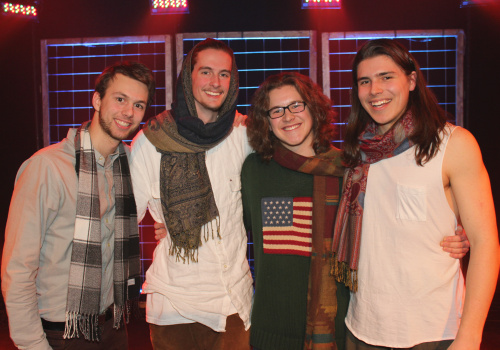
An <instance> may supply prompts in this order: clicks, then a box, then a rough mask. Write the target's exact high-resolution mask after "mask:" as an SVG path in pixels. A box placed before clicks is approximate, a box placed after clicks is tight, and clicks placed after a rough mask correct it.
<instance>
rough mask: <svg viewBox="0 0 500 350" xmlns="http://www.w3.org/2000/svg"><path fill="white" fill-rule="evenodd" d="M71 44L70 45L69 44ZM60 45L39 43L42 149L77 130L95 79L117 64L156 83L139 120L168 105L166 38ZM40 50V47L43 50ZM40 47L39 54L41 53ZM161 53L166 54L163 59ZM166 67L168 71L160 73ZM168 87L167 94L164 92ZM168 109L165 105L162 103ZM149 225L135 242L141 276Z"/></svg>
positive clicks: (88, 111) (147, 259)
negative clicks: (139, 67) (139, 70)
mask: <svg viewBox="0 0 500 350" xmlns="http://www.w3.org/2000/svg"><path fill="white" fill-rule="evenodd" d="M71 41H73V42H71ZM98 41H99V42H93V40H91V39H90V40H84V39H76V40H61V41H54V40H52V41H50V42H46V41H44V42H42V52H45V53H46V56H45V58H44V59H43V61H44V62H47V65H46V67H45V68H44V67H42V71H44V72H45V79H44V84H43V85H44V86H43V89H44V97H45V99H46V101H45V102H44V106H45V111H44V124H46V125H48V128H47V130H48V132H46V133H44V134H45V135H44V136H45V144H46V145H48V144H52V143H57V142H59V141H60V140H62V139H63V138H64V137H66V135H67V132H68V129H69V128H72V127H78V126H79V125H80V124H81V123H82V122H84V121H87V120H90V119H91V118H92V116H93V108H92V95H93V93H94V85H95V79H96V78H97V76H98V75H99V74H100V73H101V72H102V70H103V69H104V68H105V67H107V66H109V65H111V64H113V63H115V62H117V61H123V60H129V61H137V62H141V63H144V64H146V65H147V66H148V67H149V68H150V69H151V70H152V71H153V74H154V77H155V80H156V95H155V99H154V101H153V105H152V106H151V107H150V108H149V109H148V112H147V115H146V116H145V119H147V118H148V117H150V116H153V115H156V114H158V113H160V112H162V111H164V110H165V106H166V104H167V103H166V100H168V99H169V98H170V99H171V97H170V96H171V88H170V85H171V77H170V76H171V73H170V72H171V69H170V64H167V63H166V62H170V57H171V54H170V50H171V47H170V38H169V37H159V38H157V39H156V40H149V39H148V40H137V39H136V38H127V39H124V38H111V39H110V40H103V39H98ZM43 45H45V46H43ZM43 47H45V50H43ZM166 50H167V51H168V52H169V53H168V56H166V55H165V52H166ZM167 65H168V69H167V70H166V69H165V67H166V66H167ZM167 82H168V85H169V86H168V91H166V89H165V86H166V85H167ZM168 104H170V101H168ZM152 225H153V220H152V219H151V216H150V215H149V214H147V215H146V217H145V218H144V220H143V221H142V222H141V224H140V225H139V235H140V240H141V271H142V272H141V274H142V277H143V278H144V273H145V271H146V270H147V268H148V267H149V266H150V265H151V262H152V257H153V251H154V248H155V247H156V241H155V239H154V230H153V229H152Z"/></svg>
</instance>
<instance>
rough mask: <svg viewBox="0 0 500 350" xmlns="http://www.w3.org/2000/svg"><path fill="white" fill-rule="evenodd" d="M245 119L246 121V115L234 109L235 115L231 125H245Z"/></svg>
mask: <svg viewBox="0 0 500 350" xmlns="http://www.w3.org/2000/svg"><path fill="white" fill-rule="evenodd" d="M246 121H247V116H246V115H244V114H241V113H240V112H238V110H236V115H235V116H234V122H233V126H234V127H238V126H240V125H243V126H245V125H246Z"/></svg>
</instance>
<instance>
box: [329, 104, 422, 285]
mask: <svg viewBox="0 0 500 350" xmlns="http://www.w3.org/2000/svg"><path fill="white" fill-rule="evenodd" d="M377 130H378V125H377V124H375V123H373V122H372V123H370V124H369V125H368V126H367V127H366V129H365V130H364V131H363V132H362V133H361V135H360V136H359V143H360V151H361V162H360V164H358V165H357V166H356V167H354V168H349V169H347V170H346V173H345V176H344V178H345V180H344V189H343V193H342V199H341V201H340V206H339V211H338V214H337V221H336V223H335V230H334V237H333V246H332V250H333V252H334V255H335V256H334V259H333V264H332V273H333V274H334V275H335V277H336V278H337V281H339V282H342V283H344V284H345V285H346V286H347V287H349V289H350V290H351V291H353V292H355V291H357V289H358V283H357V269H358V261H359V247H360V244H361V225H362V222H363V207H364V199H365V193H366V183H367V179H368V171H369V169H370V164H374V163H377V162H379V161H381V160H384V159H387V158H391V157H394V156H397V155H398V154H401V153H403V152H404V151H406V150H407V149H409V148H410V147H412V145H413V143H412V142H411V141H410V140H409V136H410V135H411V134H412V132H413V118H412V115H411V112H407V113H406V114H405V115H404V116H403V117H402V118H400V119H399V120H398V122H397V123H396V124H395V125H394V126H393V127H392V128H391V129H390V130H389V131H387V132H386V133H385V134H383V135H377Z"/></svg>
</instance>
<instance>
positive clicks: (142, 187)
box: [130, 131, 164, 222]
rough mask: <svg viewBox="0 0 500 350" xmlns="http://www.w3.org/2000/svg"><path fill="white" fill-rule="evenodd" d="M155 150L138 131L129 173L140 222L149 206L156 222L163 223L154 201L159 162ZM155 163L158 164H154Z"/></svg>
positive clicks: (160, 211) (133, 144)
mask: <svg viewBox="0 0 500 350" xmlns="http://www.w3.org/2000/svg"><path fill="white" fill-rule="evenodd" d="M157 153H158V152H157V151H156V148H155V147H154V146H153V145H152V144H151V142H149V140H148V139H147V138H146V136H145V135H144V133H143V132H142V131H140V132H139V133H138V134H137V135H136V137H134V140H133V142H132V151H131V154H130V173H131V175H132V186H133V188H134V197H135V203H136V205H137V220H138V222H141V221H142V219H143V218H144V215H146V210H147V208H148V206H149V209H150V214H151V216H152V217H153V219H154V220H155V221H156V222H164V219H163V215H160V213H162V209H161V206H159V204H158V203H156V202H158V201H155V200H154V198H155V196H153V188H156V187H159V182H158V181H159V176H160V174H159V161H158V159H157V156H158V155H157ZM155 162H158V164H156V163H155Z"/></svg>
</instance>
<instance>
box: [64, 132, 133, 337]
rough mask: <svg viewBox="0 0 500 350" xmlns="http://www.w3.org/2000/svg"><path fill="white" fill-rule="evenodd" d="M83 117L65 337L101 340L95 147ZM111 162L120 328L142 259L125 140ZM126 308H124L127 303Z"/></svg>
mask: <svg viewBox="0 0 500 350" xmlns="http://www.w3.org/2000/svg"><path fill="white" fill-rule="evenodd" d="M89 126H90V122H86V123H83V124H82V126H81V127H80V128H79V129H78V130H77V132H76V135H75V156H76V163H75V170H76V174H77V176H78V195H77V200H76V220H75V232H74V235H73V248H72V253H71V265H70V270H69V284H68V298H67V304H66V326H65V331H64V338H65V339H68V338H74V337H79V332H81V333H82V334H83V336H84V337H85V339H86V340H91V341H99V339H100V334H99V324H98V316H99V311H100V307H101V305H100V300H101V278H102V253H101V219H100V205H99V204H100V203H99V187H98V182H97V181H98V180H97V166H96V160H95V152H94V149H93V148H92V141H91V139H90V133H89V131H88V128H89ZM118 150H119V156H118V159H117V160H116V161H115V162H114V164H113V185H114V188H115V225H114V267H113V282H114V284H113V287H114V327H115V328H119V327H120V324H121V320H122V318H123V313H124V311H125V309H126V308H125V306H126V301H127V300H128V299H130V298H135V297H137V296H139V288H140V280H139V278H140V262H139V235H138V229H137V209H136V205H135V199H134V193H133V191H132V182H131V178H130V170H129V164H128V159H127V154H126V153H125V146H124V144H123V143H120V145H119V146H118ZM127 313H128V309H127Z"/></svg>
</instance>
